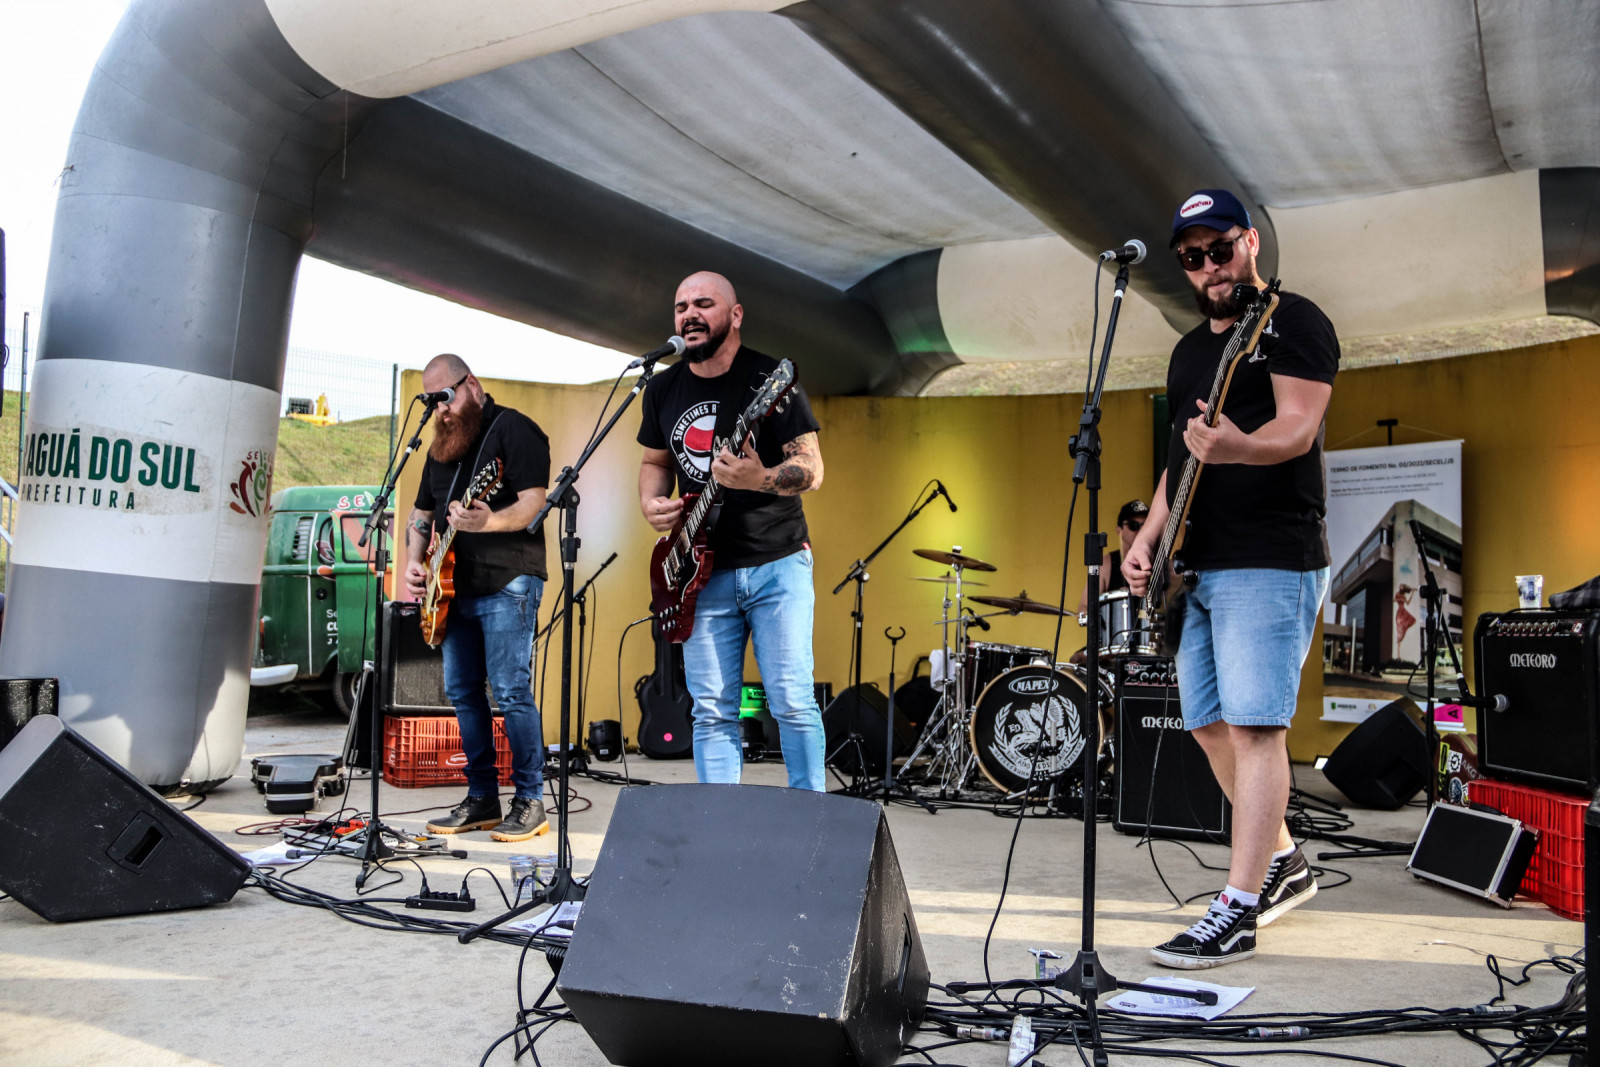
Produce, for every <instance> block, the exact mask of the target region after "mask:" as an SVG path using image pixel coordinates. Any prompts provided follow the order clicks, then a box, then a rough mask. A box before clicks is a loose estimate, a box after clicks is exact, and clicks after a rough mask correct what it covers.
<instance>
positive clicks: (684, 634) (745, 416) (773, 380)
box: [650, 360, 794, 644]
mask: <svg viewBox="0 0 1600 1067" xmlns="http://www.w3.org/2000/svg"><path fill="white" fill-rule="evenodd" d="M793 388H794V364H793V363H790V362H789V361H788V360H784V361H783V362H781V363H779V364H778V365H777V367H775V368H774V369H773V371H772V373H771V374H770V375H768V376H767V379H766V381H764V382H762V384H761V388H760V389H758V390H757V391H756V395H755V398H754V399H753V400H751V401H750V403H748V404H747V405H745V409H744V411H743V412H742V413H740V415H739V421H738V422H737V423H736V424H735V425H734V428H733V433H732V434H731V435H730V436H729V440H730V441H737V442H741V443H742V442H743V441H745V440H746V439H747V438H748V437H749V436H750V430H751V428H752V427H753V426H755V424H756V423H757V422H759V421H761V420H762V419H764V418H766V417H767V415H769V414H770V413H771V412H772V409H773V408H775V407H777V406H778V403H779V402H780V401H781V400H782V399H783V398H784V397H785V396H787V395H788V394H789V390H791V389H793ZM712 448H713V455H714V454H715V448H716V444H715V442H713V445H712ZM721 501H722V486H720V485H718V484H717V479H716V476H715V475H713V474H710V473H708V474H707V476H706V487H705V489H704V490H702V491H701V492H699V493H685V494H684V495H683V512H682V513H681V514H680V515H679V517H678V522H677V524H676V525H674V526H673V527H672V529H671V530H670V531H669V532H667V533H666V534H663V535H662V537H661V539H660V540H659V541H657V542H656V547H655V549H654V550H653V551H652V552H651V553H650V610H651V611H652V612H653V613H654V614H655V616H656V625H657V626H658V627H659V629H660V632H661V635H662V636H663V637H665V638H666V639H667V640H668V641H671V642H672V643H674V644H682V643H683V642H685V641H687V640H688V639H689V635H690V634H691V633H693V632H694V605H695V601H696V600H697V599H698V598H699V596H700V590H702V589H704V588H705V585H706V582H708V581H710V580H711V567H712V563H713V562H714V557H715V555H716V554H715V553H714V552H713V551H712V550H711V548H710V547H709V546H708V544H707V542H708V541H709V539H710V537H711V527H712V525H713V524H714V522H715V514H716V511H715V509H716V507H717V505H718V504H719V503H721Z"/></svg>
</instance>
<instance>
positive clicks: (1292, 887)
mask: <svg viewBox="0 0 1600 1067" xmlns="http://www.w3.org/2000/svg"><path fill="white" fill-rule="evenodd" d="M1316 895H1317V879H1316V876H1315V875H1313V874H1312V873H1311V865H1310V864H1309V863H1307V862H1306V857H1305V853H1303V852H1301V851H1300V848H1299V846H1298V845H1297V846H1295V850H1294V851H1293V852H1291V853H1289V854H1288V855H1287V856H1285V857H1283V858H1282V859H1276V860H1273V861H1272V864H1271V866H1269V867H1268V868H1267V880H1266V881H1265V882H1263V883H1262V884H1261V903H1260V904H1258V905H1257V906H1256V926H1257V927H1262V926H1266V925H1267V924H1268V923H1270V922H1272V921H1273V920H1274V919H1276V918H1278V917H1279V916H1281V915H1282V914H1283V913H1284V912H1286V911H1288V910H1289V909H1291V908H1298V907H1299V906H1300V905H1302V904H1304V903H1305V902H1306V901H1308V900H1310V899H1311V898H1312V897H1314V896H1316Z"/></svg>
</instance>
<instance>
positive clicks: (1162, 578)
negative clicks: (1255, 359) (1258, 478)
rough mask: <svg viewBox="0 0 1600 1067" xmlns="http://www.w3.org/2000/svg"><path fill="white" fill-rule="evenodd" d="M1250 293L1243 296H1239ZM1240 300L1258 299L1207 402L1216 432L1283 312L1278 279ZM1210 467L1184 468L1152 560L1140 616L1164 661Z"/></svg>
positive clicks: (1178, 617)
mask: <svg viewBox="0 0 1600 1067" xmlns="http://www.w3.org/2000/svg"><path fill="white" fill-rule="evenodd" d="M1241 289H1244V290H1247V292H1246V293H1244V294H1241V293H1240V292H1239V290H1241ZM1233 291H1234V295H1235V298H1236V299H1237V298H1241V297H1248V296H1250V294H1254V298H1253V299H1251V301H1250V304H1249V306H1248V307H1246V308H1245V311H1244V314H1243V315H1241V316H1239V321H1238V322H1236V323H1234V325H1233V336H1232V337H1230V338H1228V346H1227V348H1225V349H1223V352H1222V359H1221V360H1219V361H1218V363H1217V375H1216V378H1215V379H1214V380H1213V381H1212V383H1211V395H1210V397H1209V398H1208V399H1207V400H1206V410H1205V415H1204V416H1203V417H1204V419H1205V422H1206V425H1207V426H1215V425H1216V424H1217V420H1218V419H1219V418H1221V417H1222V404H1223V402H1224V401H1225V400H1226V399H1227V397H1228V386H1229V384H1230V383H1231V382H1232V381H1233V372H1234V368H1236V367H1237V366H1238V365H1239V361H1240V360H1243V359H1248V358H1250V357H1251V356H1252V355H1254V354H1255V352H1256V349H1257V348H1258V347H1259V346H1260V344H1261V333H1262V331H1263V330H1265V329H1266V328H1267V323H1269V322H1270V321H1272V314H1273V312H1275V311H1277V310H1278V279H1276V278H1274V279H1273V280H1272V281H1271V282H1269V283H1268V285H1267V287H1266V288H1265V289H1256V288H1255V286H1253V285H1244V284H1240V285H1236V286H1234V290H1233ZM1204 468H1205V464H1204V463H1202V462H1200V460H1198V459H1196V458H1195V457H1194V456H1193V455H1192V454H1191V455H1190V456H1189V458H1188V459H1187V460H1185V461H1184V464H1183V475H1182V476H1181V477H1180V478H1179V479H1178V487H1177V490H1176V492H1175V493H1174V494H1173V497H1172V508H1171V510H1170V511H1169V512H1168V513H1167V524H1166V526H1164V527H1162V530H1161V540H1160V541H1159V542H1158V543H1157V546H1156V551H1155V554H1154V556H1153V557H1152V558H1151V560H1150V585H1149V588H1147V589H1146V590H1145V594H1144V602H1143V603H1142V604H1141V605H1140V607H1139V616H1140V618H1141V619H1143V620H1144V621H1145V622H1147V623H1149V624H1150V627H1151V629H1152V630H1153V631H1154V632H1155V633H1156V635H1157V643H1158V644H1159V646H1160V649H1161V653H1162V655H1165V656H1174V655H1177V652H1178V640H1179V638H1180V636H1181V635H1182V633H1183V611H1184V598H1185V596H1186V595H1187V592H1188V587H1189V586H1190V585H1191V584H1193V578H1192V577H1191V576H1189V575H1188V574H1187V573H1186V572H1185V570H1184V566H1183V560H1182V558H1181V557H1180V555H1179V553H1180V552H1182V550H1183V542H1184V539H1185V538H1186V537H1187V536H1188V533H1189V507H1190V505H1191V504H1193V503H1194V494H1195V488H1196V487H1197V486H1198V484H1199V482H1200V472H1201V471H1202V470H1203V469H1204Z"/></svg>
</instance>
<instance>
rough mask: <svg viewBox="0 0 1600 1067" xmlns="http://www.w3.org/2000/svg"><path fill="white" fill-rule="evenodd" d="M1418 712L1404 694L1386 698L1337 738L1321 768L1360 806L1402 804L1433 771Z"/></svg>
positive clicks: (1394, 806) (1393, 806) (1391, 807)
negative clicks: (1339, 738) (1356, 724)
mask: <svg viewBox="0 0 1600 1067" xmlns="http://www.w3.org/2000/svg"><path fill="white" fill-rule="evenodd" d="M1421 716H1422V711H1421V709H1420V708H1418V707H1417V706H1416V704H1414V703H1412V702H1411V701H1410V700H1407V699H1406V698H1405V697H1401V698H1400V699H1399V700H1394V701H1390V702H1389V703H1387V704H1385V705H1384V706H1383V707H1381V708H1379V709H1378V710H1377V711H1375V712H1373V713H1372V714H1371V715H1369V716H1367V718H1366V721H1364V722H1362V723H1361V725H1359V726H1357V727H1356V728H1355V729H1354V730H1351V731H1350V736H1348V737H1346V738H1345V739H1344V740H1343V741H1340V742H1339V745H1338V747H1337V748H1335V749H1334V750H1333V755H1331V756H1329V757H1328V762H1327V763H1325V764H1323V767H1322V773H1323V774H1324V775H1325V776H1326V777H1327V779H1328V781H1329V782H1331V783H1332V784H1333V786H1334V788H1336V789H1338V790H1339V792H1341V793H1343V794H1344V795H1345V796H1347V797H1349V798H1350V799H1351V800H1353V801H1355V802H1356V803H1357V804H1360V805H1361V806H1362V807H1365V808H1379V809H1381V810H1384V811H1395V810H1397V809H1399V808H1403V807H1405V806H1406V804H1407V803H1408V802H1409V801H1410V800H1411V798H1412V797H1414V796H1416V795H1417V794H1418V793H1420V792H1422V790H1423V789H1424V788H1426V787H1427V785H1428V775H1429V774H1431V773H1433V766H1432V765H1433V761H1432V760H1431V759H1429V758H1428V739H1427V736H1426V735H1425V734H1424V733H1423V732H1422V727H1421V726H1418V725H1417V720H1418V719H1419V718H1421Z"/></svg>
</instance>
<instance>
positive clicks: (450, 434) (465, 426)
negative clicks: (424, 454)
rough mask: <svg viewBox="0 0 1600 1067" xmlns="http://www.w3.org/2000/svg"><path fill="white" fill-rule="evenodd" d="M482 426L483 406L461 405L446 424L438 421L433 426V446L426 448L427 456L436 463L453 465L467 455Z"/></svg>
mask: <svg viewBox="0 0 1600 1067" xmlns="http://www.w3.org/2000/svg"><path fill="white" fill-rule="evenodd" d="M482 426H483V406H482V405H481V404H476V403H474V404H472V405H471V406H470V407H469V406H467V405H466V404H463V405H462V409H461V410H460V411H457V412H455V413H454V416H453V417H452V418H451V420H450V421H449V422H448V423H446V422H443V421H440V422H437V423H435V424H434V427H433V444H431V445H429V446H428V455H429V456H430V457H432V458H433V460H434V461H435V462H437V463H454V462H455V461H456V460H458V459H460V458H461V457H462V456H464V455H466V454H467V449H469V448H471V447H472V442H473V441H476V440H477V439H478V430H479V429H480V428H482Z"/></svg>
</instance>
